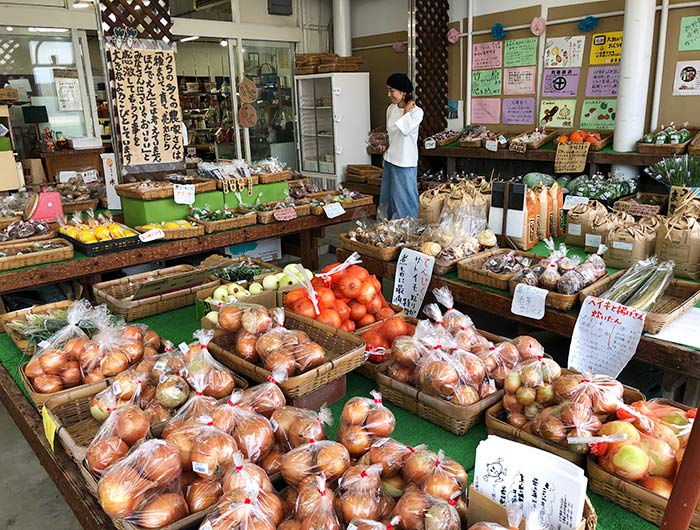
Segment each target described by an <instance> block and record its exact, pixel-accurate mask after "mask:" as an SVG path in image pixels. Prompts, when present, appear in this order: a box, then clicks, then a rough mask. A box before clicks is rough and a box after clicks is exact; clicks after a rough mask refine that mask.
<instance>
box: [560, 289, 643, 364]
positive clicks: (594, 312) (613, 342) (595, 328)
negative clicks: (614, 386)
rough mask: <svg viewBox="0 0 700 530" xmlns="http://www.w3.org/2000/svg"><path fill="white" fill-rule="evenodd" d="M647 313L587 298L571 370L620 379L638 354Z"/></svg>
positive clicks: (571, 353) (572, 351) (574, 341)
mask: <svg viewBox="0 0 700 530" xmlns="http://www.w3.org/2000/svg"><path fill="white" fill-rule="evenodd" d="M645 317H646V313H645V312H644V311H639V310H637V309H632V308H630V307H627V306H625V305H622V304H618V303H616V302H611V301H610V300H603V299H601V298H596V297H595V296H589V297H587V298H586V299H585V300H584V302H583V304H582V307H581V312H580V313H579V315H578V318H577V319H576V325H575V326H574V333H573V334H572V336H571V347H570V348H569V368H571V369H572V370H578V371H579V372H592V373H595V374H605V375H609V376H610V377H617V376H618V375H620V372H622V369H623V368H624V367H625V366H627V363H628V362H630V359H632V357H634V352H636V351H637V345H638V344H639V339H640V338H641V336H642V330H643V329H644V319H645Z"/></svg>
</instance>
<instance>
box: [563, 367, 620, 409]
mask: <svg viewBox="0 0 700 530" xmlns="http://www.w3.org/2000/svg"><path fill="white" fill-rule="evenodd" d="M554 393H555V394H556V396H557V399H559V400H571V401H574V402H576V403H581V404H582V405H584V406H586V407H590V408H591V409H592V410H593V414H599V415H601V416H604V417H605V416H609V415H610V414H613V413H614V412H616V411H617V409H618V408H620V406H621V405H622V403H623V401H622V395H623V393H624V387H623V386H622V383H620V382H619V381H617V380H615V379H613V378H612V377H609V376H607V375H587V376H584V375H582V374H574V373H567V374H563V375H562V376H561V377H559V378H558V379H557V380H556V381H555V383H554Z"/></svg>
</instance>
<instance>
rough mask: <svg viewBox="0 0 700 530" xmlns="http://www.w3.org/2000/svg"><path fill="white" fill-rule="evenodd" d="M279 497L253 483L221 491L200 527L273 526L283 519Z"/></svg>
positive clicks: (240, 528)
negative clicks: (243, 487) (223, 492)
mask: <svg viewBox="0 0 700 530" xmlns="http://www.w3.org/2000/svg"><path fill="white" fill-rule="evenodd" d="M282 515H283V514H282V501H281V500H280V499H279V497H277V496H276V495H274V494H273V493H270V492H266V491H263V490H259V489H257V488H256V487H255V485H250V486H248V487H246V488H245V489H237V490H233V491H230V492H228V493H226V494H224V496H223V497H221V499H220V500H219V502H218V503H217V504H216V506H215V507H214V509H213V510H212V511H211V513H210V514H209V515H207V517H206V519H205V520H204V522H203V523H202V524H201V526H200V527H199V528H200V530H210V529H211V530H251V529H253V528H255V529H262V530H273V529H275V528H277V526H278V525H279V524H281V523H282Z"/></svg>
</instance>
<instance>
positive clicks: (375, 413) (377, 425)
mask: <svg viewBox="0 0 700 530" xmlns="http://www.w3.org/2000/svg"><path fill="white" fill-rule="evenodd" d="M371 394H372V399H369V398H363V397H359V396H358V397H354V398H351V399H350V400H348V401H347V402H346V403H345V405H344V406H343V412H342V414H341V416H340V428H339V429H338V436H337V440H338V441H339V442H340V443H342V444H343V445H344V446H345V447H346V448H347V449H348V452H349V453H350V456H351V457H353V458H359V457H361V456H362V455H363V454H365V453H366V452H367V451H369V448H370V447H371V445H372V443H373V442H374V441H376V440H377V439H379V438H387V437H389V436H391V433H392V432H394V426H395V425H396V419H395V418H394V414H393V413H392V412H391V411H390V410H389V409H388V408H386V407H385V406H384V403H383V402H382V395H381V394H380V393H379V392H377V391H376V390H373V391H372V392H371Z"/></svg>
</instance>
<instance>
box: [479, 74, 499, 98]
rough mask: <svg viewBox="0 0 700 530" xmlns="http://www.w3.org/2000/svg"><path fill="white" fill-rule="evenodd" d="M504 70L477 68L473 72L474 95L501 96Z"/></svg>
mask: <svg viewBox="0 0 700 530" xmlns="http://www.w3.org/2000/svg"><path fill="white" fill-rule="evenodd" d="M502 85H503V70H501V69H495V70H477V71H475V72H472V96H477V97H478V96H500V95H501V92H502V91H503V89H502Z"/></svg>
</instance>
